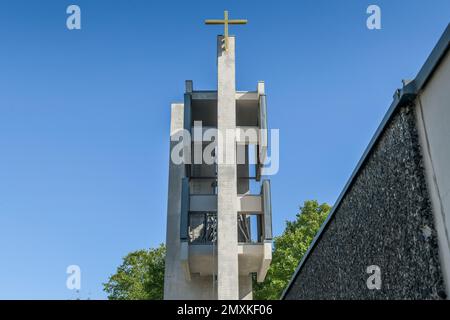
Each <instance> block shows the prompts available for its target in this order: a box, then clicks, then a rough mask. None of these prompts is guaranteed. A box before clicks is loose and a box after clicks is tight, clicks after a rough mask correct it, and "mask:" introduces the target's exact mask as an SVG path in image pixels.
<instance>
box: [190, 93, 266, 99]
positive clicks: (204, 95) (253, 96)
mask: <svg viewBox="0 0 450 320" xmlns="http://www.w3.org/2000/svg"><path fill="white" fill-rule="evenodd" d="M258 98H259V97H258V92H257V91H237V92H236V100H239V101H245V100H251V101H258ZM192 100H217V91H194V92H192Z"/></svg>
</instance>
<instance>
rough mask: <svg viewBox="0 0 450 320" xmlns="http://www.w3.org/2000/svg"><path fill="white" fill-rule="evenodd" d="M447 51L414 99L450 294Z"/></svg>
mask: <svg viewBox="0 0 450 320" xmlns="http://www.w3.org/2000/svg"><path fill="white" fill-rule="evenodd" d="M449 84H450V53H448V52H447V54H446V56H445V57H444V58H443V59H442V61H441V63H440V66H439V68H437V70H436V71H435V73H434V75H433V77H432V78H431V80H430V81H429V82H428V83H427V85H426V87H425V89H424V90H423V91H422V92H421V93H420V94H419V95H418V97H417V99H416V102H415V104H416V116H417V125H418V129H419V137H420V141H421V146H422V149H423V157H424V165H425V168H426V178H427V182H428V183H427V184H428V190H429V193H430V198H431V204H432V207H433V212H434V217H435V222H436V229H437V233H438V239H439V249H440V255H439V256H440V258H441V265H442V271H443V274H444V279H445V282H446V288H447V296H448V297H450V170H449V165H450V125H449V124H450V90H449Z"/></svg>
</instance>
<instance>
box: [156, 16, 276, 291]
mask: <svg viewBox="0 0 450 320" xmlns="http://www.w3.org/2000/svg"><path fill="white" fill-rule="evenodd" d="M206 23H207V24H224V25H225V33H224V35H220V36H218V37H217V79H218V81H217V90H214V91H210V90H194V87H193V82H192V81H186V90H185V91H186V92H185V94H184V103H174V104H172V107H171V108H172V109H171V125H170V136H171V142H170V151H171V152H170V156H171V157H170V160H169V161H170V163H169V190H168V207H167V234H166V245H167V255H166V270H165V279H164V298H165V299H193V300H200V299H220V300H238V299H252V282H253V278H254V279H256V281H258V282H262V281H263V280H264V278H265V276H266V273H267V270H268V268H269V265H270V262H271V260H272V209H271V199H270V181H269V180H264V179H262V177H261V171H262V167H263V164H264V161H265V158H266V153H267V107H266V96H265V93H264V83H263V82H258V84H257V85H256V90H255V91H236V78H235V37H234V36H229V35H228V24H244V23H246V20H228V13H227V12H225V19H224V20H207V21H206ZM180 146H181V147H180ZM180 150H181V152H179V151H180ZM180 154H181V159H182V161H179V159H178V160H176V159H175V158H177V156H179V155H180ZM208 156H210V158H211V159H213V161H211V159H208ZM255 190H256V191H255Z"/></svg>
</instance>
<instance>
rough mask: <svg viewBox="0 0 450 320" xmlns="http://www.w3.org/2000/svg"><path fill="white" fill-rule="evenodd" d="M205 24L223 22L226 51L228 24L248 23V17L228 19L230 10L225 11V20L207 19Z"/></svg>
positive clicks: (226, 47) (226, 48)
mask: <svg viewBox="0 0 450 320" xmlns="http://www.w3.org/2000/svg"><path fill="white" fill-rule="evenodd" d="M205 24H223V25H224V29H225V32H224V33H225V34H224V36H225V51H228V25H229V24H247V20H246V19H237V20H228V11H227V10H225V12H224V19H223V20H205Z"/></svg>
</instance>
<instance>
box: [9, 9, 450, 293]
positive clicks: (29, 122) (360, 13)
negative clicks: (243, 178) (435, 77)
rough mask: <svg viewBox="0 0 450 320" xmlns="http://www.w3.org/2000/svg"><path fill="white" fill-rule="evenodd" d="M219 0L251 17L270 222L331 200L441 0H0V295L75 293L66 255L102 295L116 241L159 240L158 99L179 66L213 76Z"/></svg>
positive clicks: (119, 245)
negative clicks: (273, 156)
mask: <svg viewBox="0 0 450 320" xmlns="http://www.w3.org/2000/svg"><path fill="white" fill-rule="evenodd" d="M72 3H73V4H77V5H79V6H80V7H81V10H82V30H81V31H68V30H67V29H66V17H67V14H66V12H65V11H66V8H67V6H68V5H70V4H72ZM369 4H378V5H379V6H380V7H381V10H382V30H380V31H369V30H368V29H367V28H366V18H367V14H366V8H367V6H368V5H369ZM224 9H228V10H229V11H230V15H231V17H232V18H233V17H234V18H247V19H249V22H250V23H249V25H248V26H238V27H232V33H233V34H236V35H237V87H238V89H239V90H254V89H255V86H256V82H257V81H258V80H265V82H266V88H267V94H268V108H269V122H270V126H271V127H272V128H279V129H280V136H281V159H280V161H281V164H280V172H279V173H278V175H276V176H274V177H272V178H271V179H272V188H273V219H274V221H273V222H274V230H275V233H276V234H279V233H280V232H281V231H282V230H283V227H284V221H285V220H287V219H294V217H295V214H296V213H297V211H298V207H299V205H300V204H302V202H303V201H304V200H306V199H317V200H319V201H321V202H328V203H331V204H332V203H333V202H334V201H335V200H336V198H337V196H338V195H339V193H340V191H341V190H342V188H343V186H344V185H345V183H346V181H347V179H348V178H349V176H350V174H351V172H352V170H353V169H354V167H355V165H356V163H357V162H358V160H359V158H360V156H361V155H362V153H363V151H364V149H365V147H366V146H367V144H368V143H369V140H370V138H371V137H372V135H373V133H374V132H375V130H376V128H377V126H378V124H379V123H380V121H381V119H382V117H383V116H384V114H385V112H386V110H387V108H388V107H389V105H390V103H391V101H392V94H393V93H394V90H395V89H396V88H397V87H399V86H400V85H401V83H400V81H401V79H407V78H413V77H414V76H415V75H416V73H417V71H418V70H419V68H420V67H421V66H422V64H423V63H424V62H425V59H426V58H427V56H428V54H429V53H430V51H431V49H432V48H433V47H434V45H435V43H436V42H437V40H438V38H439V36H440V35H441V33H442V32H443V31H444V29H445V27H446V26H447V24H448V22H449V16H450V2H449V1H448V0H433V1H425V0H416V1H411V0H395V1H393V0H389V1H365V0H353V1H329V0H326V1H325V0H320V1H318V0H315V1H312V0H311V1H300V0H295V1H270V2H269V1H248V0H246V1H242V0H241V1H211V0H208V1H144V0H141V1H137V0H126V1H125V0H121V1H119V0H117V1H106V0H105V1H100V0H97V1H87V0H72V1H65V0H46V1H24V0H14V1H13V0H1V2H0V44H1V49H0V299H5V298H19V299H21V298H26V299H28V298H37V299H48V298H53V299H70V298H73V297H75V296H77V295H75V294H74V293H73V292H71V291H69V290H68V289H67V288H66V286H65V282H66V277H67V275H66V273H65V271H66V267H67V266H68V265H71V264H77V265H79V266H80V267H81V269H82V289H81V292H80V295H79V296H80V297H81V298H87V297H90V298H99V299H103V298H105V297H106V295H105V294H104V293H103V292H102V286H101V283H102V282H105V281H106V280H107V278H108V276H109V275H110V274H111V273H113V272H114V271H115V269H116V267H117V266H118V265H119V264H120V262H121V258H122V257H123V256H125V255H126V254H127V253H128V252H130V251H132V250H136V249H140V248H149V247H153V246H157V245H158V244H159V243H162V242H164V240H165V227H166V202H167V178H168V156H169V151H168V134H169V110H170V107H169V106H170V103H171V102H173V101H180V100H181V99H182V94H183V90H184V80H186V79H192V80H194V86H195V87H196V88H201V89H214V88H215V86H216V62H215V43H216V42H215V41H216V40H215V37H216V34H218V33H221V31H222V30H221V28H220V27H218V26H204V25H203V23H202V21H203V19H205V18H221V17H222V15H223V10H224Z"/></svg>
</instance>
